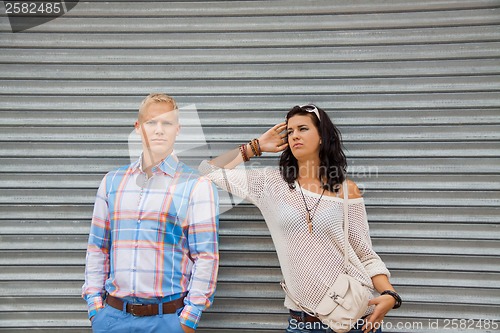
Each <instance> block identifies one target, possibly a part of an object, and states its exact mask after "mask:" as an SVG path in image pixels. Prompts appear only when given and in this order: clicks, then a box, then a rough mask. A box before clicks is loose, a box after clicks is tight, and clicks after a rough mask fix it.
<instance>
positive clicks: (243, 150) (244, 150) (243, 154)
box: [240, 145, 250, 162]
mask: <svg viewBox="0 0 500 333" xmlns="http://www.w3.org/2000/svg"><path fill="white" fill-rule="evenodd" d="M240 152H241V157H243V162H248V161H250V159H249V158H248V154H247V145H241V146H240Z"/></svg>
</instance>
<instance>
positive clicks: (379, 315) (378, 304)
mask: <svg viewBox="0 0 500 333" xmlns="http://www.w3.org/2000/svg"><path fill="white" fill-rule="evenodd" d="M372 282H373V286H374V287H375V289H376V290H377V291H378V292H379V293H382V292H384V291H386V290H390V291H394V292H396V290H395V289H394V287H393V286H392V284H391V283H390V282H389V278H388V277H387V275H384V274H379V275H375V276H373V277H372ZM368 305H375V310H373V313H372V314H371V315H369V316H368V317H367V318H366V321H365V324H364V326H363V332H365V333H368V332H371V331H372V330H373V331H376V329H377V328H378V327H380V325H381V323H382V320H384V317H385V316H386V315H387V313H388V312H389V311H390V310H391V309H392V308H394V306H395V305H396V299H395V298H394V297H393V296H391V295H381V296H379V297H376V298H373V299H372V300H370V302H369V303H368Z"/></svg>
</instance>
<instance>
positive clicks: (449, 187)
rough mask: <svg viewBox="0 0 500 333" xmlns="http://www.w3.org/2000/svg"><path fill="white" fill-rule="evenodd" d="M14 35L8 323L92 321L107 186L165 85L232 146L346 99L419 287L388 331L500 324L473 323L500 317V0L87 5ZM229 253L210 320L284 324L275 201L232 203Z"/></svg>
mask: <svg viewBox="0 0 500 333" xmlns="http://www.w3.org/2000/svg"><path fill="white" fill-rule="evenodd" d="M0 6H1V5H0ZM2 13H4V8H3V9H2ZM0 31H1V34H0V47H1V53H0V77H1V79H2V81H1V82H2V83H1V91H0V117H1V124H0V126H1V132H0V141H1V144H0V152H1V154H0V173H1V174H0V177H1V178H0V188H1V191H0V210H1V214H0V331H2V332H10V331H12V332H24V331H29V330H34V329H36V330H37V331H40V332H88V331H89V329H88V325H89V324H88V321H87V319H86V314H85V305H84V303H83V301H82V300H81V299H80V298H79V297H80V296H79V293H80V287H81V285H82V279H83V265H84V255H85V247H86V239H87V233H88V230H89V222H90V217H91V213H92V204H93V200H94V195H95V191H96V188H97V186H98V183H99V180H100V179H101V177H102V176H103V174H104V173H105V172H106V171H108V170H110V169H112V168H114V167H116V166H119V165H122V164H126V163H128V160H129V158H128V150H127V135H128V133H129V132H130V130H131V124H132V123H133V121H134V119H135V118H134V117H135V115H136V110H137V107H138V104H139V102H140V101H141V100H142V98H143V97H144V96H145V95H146V94H148V93H149V92H152V91H164V92H167V93H169V94H172V95H173V96H175V97H176V98H177V99H178V100H179V102H181V103H183V104H191V103H195V105H196V107H197V109H198V111H199V114H200V118H201V121H202V124H203V126H204V127H203V129H204V131H205V134H206V137H207V139H208V141H209V143H210V144H211V147H212V149H213V151H212V152H213V153H214V154H217V153H219V152H221V151H222V150H223V149H226V148H227V147H229V146H231V147H234V146H235V145H236V144H237V143H240V142H243V141H246V140H249V139H251V138H253V137H256V136H258V135H259V134H260V133H262V132H263V131H264V130H265V129H267V128H268V127H270V126H271V125H273V124H274V123H276V122H278V121H280V120H281V119H282V117H283V116H284V114H285V112H286V110H288V109H289V108H290V107H291V106H293V105H295V104H298V103H304V102H315V103H317V104H318V105H320V106H322V107H323V108H325V109H327V110H328V111H329V113H330V115H331V116H332V117H333V118H334V120H335V121H336V123H337V124H338V125H339V126H340V128H341V131H342V132H343V135H344V138H345V141H346V146H347V148H348V156H349V158H350V171H351V176H352V177H353V178H354V179H355V180H356V181H357V182H358V183H359V184H360V185H361V186H363V187H364V188H366V193H365V198H366V202H367V207H368V214H369V218H370V221H371V231H372V236H373V241H374V245H375V248H376V250H377V251H378V252H379V253H380V254H381V256H382V257H383V259H384V260H385V261H386V262H387V264H388V266H389V268H390V269H391V271H392V273H393V278H392V281H393V282H394V284H395V285H396V286H397V288H398V290H399V291H400V292H401V294H402V296H403V298H404V300H405V304H404V307H402V308H401V309H400V310H397V311H394V312H391V314H390V317H388V318H387V319H388V322H390V324H393V327H392V328H391V327H390V326H387V329H386V331H387V332H436V330H433V329H432V328H433V326H432V325H434V324H435V322H434V320H436V319H440V321H439V327H440V328H439V329H438V331H444V330H445V329H451V328H453V325H455V324H458V325H466V326H467V327H468V328H471V329H473V331H477V332H492V331H499V329H498V328H496V329H495V327H494V325H490V326H489V327H487V326H486V325H487V322H486V321H482V322H478V321H476V322H471V321H466V322H464V320H469V319H476V320H477V319H489V320H496V321H497V323H498V322H500V260H499V259H500V243H499V238H500V227H499V225H500V223H499V222H500V218H499V213H500V211H499V206H500V205H499V204H500V195H499V190H500V167H499V166H500V154H499V152H500V140H499V139H500V94H499V91H500V79H499V78H500V76H499V74H500V1H498V0H477V1H460V0H422V1H403V0H388V1H383V2H382V1H381V2H378V3H377V2H373V1H368V0H363V1H348V0H343V1H327V0H324V1H298V0H293V1H213V2H203V1H200V2H190V1H182V2H170V1H169V2H166V1H165V2H162V1H140V2H135V1H128V2H127V1H121V2H120V1H106V2H81V3H79V4H78V5H77V6H76V7H75V8H74V9H73V10H72V11H71V12H69V13H67V14H66V15H65V16H63V17H61V18H58V19H56V20H53V21H51V22H48V23H46V24H43V25H40V26H38V27H35V28H32V29H30V30H28V31H26V32H22V33H12V32H10V26H9V24H8V21H7V19H6V18H5V17H4V16H3V17H1V18H0ZM190 154H191V155H190V156H187V157H186V159H187V160H189V161H191V162H194V161H196V160H199V159H200V158H201V157H203V156H204V154H206V153H204V151H203V150H202V149H199V150H193V151H192V152H190ZM259 161H260V162H262V163H263V164H266V165H274V164H275V163H276V161H275V159H274V158H271V157H265V158H263V159H261V160H259ZM225 204H228V202H226V203H225ZM221 249H222V252H221V257H222V267H221V270H220V282H219V288H218V293H217V297H216V302H215V304H214V306H213V308H212V309H211V310H210V311H209V312H208V313H206V314H205V315H204V317H203V320H202V322H201V325H200V329H199V332H201V333H203V332H235V331H236V330H238V332H252V333H261V332H281V331H283V327H284V323H285V320H286V312H285V309H284V308H283V306H282V303H283V301H282V299H283V294H282V292H281V290H280V287H279V285H278V281H279V280H280V271H279V266H278V262H277V259H276V255H275V253H274V251H273V245H272V242H271V239H270V237H269V234H268V231H267V230H266V228H265V225H264V223H263V221H262V217H261V215H260V213H259V212H258V210H256V208H254V207H252V206H250V205H246V204H242V205H239V206H237V208H234V209H232V210H229V211H228V212H227V213H225V214H224V215H223V216H222V217H221ZM451 319H462V322H460V321H458V322H456V321H454V322H452V321H451ZM414 321H417V322H421V323H422V327H415V326H412V322H414ZM398 323H399V324H400V325H401V324H404V323H406V327H403V328H397V327H396V324H398ZM430 324H432V325H430ZM480 324H482V327H480V326H479V325H480ZM458 328H464V327H463V326H459V327H458Z"/></svg>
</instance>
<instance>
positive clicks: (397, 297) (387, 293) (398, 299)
mask: <svg viewBox="0 0 500 333" xmlns="http://www.w3.org/2000/svg"><path fill="white" fill-rule="evenodd" d="M380 295H389V296H392V297H393V298H394V299H395V300H396V304H394V306H393V307H392V308H393V309H397V308H399V307H400V306H401V303H403V301H402V300H401V297H400V296H399V294H398V293H397V292H395V291H392V290H384V291H383V292H381V293H380Z"/></svg>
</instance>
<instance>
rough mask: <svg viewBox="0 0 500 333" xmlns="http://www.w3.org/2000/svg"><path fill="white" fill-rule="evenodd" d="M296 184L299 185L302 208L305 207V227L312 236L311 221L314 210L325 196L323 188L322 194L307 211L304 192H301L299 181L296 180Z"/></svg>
mask: <svg viewBox="0 0 500 333" xmlns="http://www.w3.org/2000/svg"><path fill="white" fill-rule="evenodd" d="M297 183H298V184H299V189H300V194H302V200H303V201H304V206H306V221H307V227H308V228H309V233H310V234H312V229H313V225H312V219H313V216H314V214H316V208H318V205H319V202H320V201H321V198H323V194H325V188H324V187H323V192H321V195H320V197H319V199H318V201H316V203H315V204H314V205H313V206H312V207H311V208H310V209H309V207H307V202H306V198H305V197H304V192H302V186H300V182H299V180H297ZM311 212H312V215H311Z"/></svg>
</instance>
